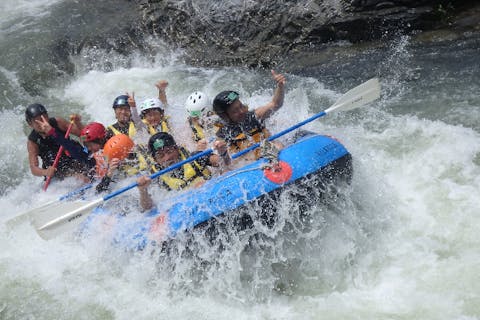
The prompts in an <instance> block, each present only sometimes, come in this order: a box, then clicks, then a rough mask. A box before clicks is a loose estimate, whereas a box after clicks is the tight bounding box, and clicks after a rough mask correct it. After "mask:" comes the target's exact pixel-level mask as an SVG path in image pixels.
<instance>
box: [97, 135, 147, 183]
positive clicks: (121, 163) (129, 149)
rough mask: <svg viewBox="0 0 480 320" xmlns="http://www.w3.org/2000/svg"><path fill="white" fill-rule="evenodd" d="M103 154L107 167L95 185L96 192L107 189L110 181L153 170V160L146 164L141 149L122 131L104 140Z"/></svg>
mask: <svg viewBox="0 0 480 320" xmlns="http://www.w3.org/2000/svg"><path fill="white" fill-rule="evenodd" d="M103 156H104V157H105V161H106V162H107V163H108V167H107V170H106V172H105V174H104V176H103V177H102V180H101V181H100V183H99V184H98V185H97V186H96V190H97V192H102V191H106V190H108V189H109V186H110V183H111V182H116V181H118V180H122V179H125V178H127V177H132V176H134V175H137V174H142V173H146V172H151V171H152V170H153V162H154V161H153V160H152V164H151V165H150V164H147V163H146V160H145V157H144V156H143V151H142V150H139V146H138V145H135V143H134V142H133V140H132V139H130V138H129V137H128V136H127V135H126V134H123V133H120V134H117V135H114V136H113V137H111V138H110V139H108V140H107V142H105V145H104V146H103ZM149 157H150V155H149Z"/></svg>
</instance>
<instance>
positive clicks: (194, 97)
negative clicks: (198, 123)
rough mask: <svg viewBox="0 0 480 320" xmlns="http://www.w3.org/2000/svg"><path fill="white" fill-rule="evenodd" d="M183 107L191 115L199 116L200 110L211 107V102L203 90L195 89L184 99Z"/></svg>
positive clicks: (206, 109)
mask: <svg viewBox="0 0 480 320" xmlns="http://www.w3.org/2000/svg"><path fill="white" fill-rule="evenodd" d="M185 109H187V112H188V113H189V114H190V116H191V117H199V116H201V115H202V112H204V111H208V110H211V109H212V102H211V100H210V98H209V97H208V96H207V95H206V94H204V93H203V92H200V91H195V92H194V93H192V94H191V95H190V96H189V97H188V98H187V101H185Z"/></svg>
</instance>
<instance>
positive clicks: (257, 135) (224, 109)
mask: <svg viewBox="0 0 480 320" xmlns="http://www.w3.org/2000/svg"><path fill="white" fill-rule="evenodd" d="M271 72H272V77H273V79H274V80H275V82H276V83H277V87H276V88H275V92H274V94H273V97H272V100H271V101H270V102H269V103H267V104H266V105H264V106H261V107H258V108H256V109H255V110H253V111H249V110H248V106H247V105H245V104H243V103H242V102H241V101H240V94H239V93H238V92H236V91H232V90H227V91H222V92H220V93H219V94H218V95H217V96H216V97H215V99H214V100H213V111H214V112H215V113H216V114H217V115H218V116H219V117H220V118H221V120H222V121H221V123H220V125H219V126H220V127H219V128H218V130H217V132H216V135H217V137H218V138H220V139H221V140H224V141H226V143H227V145H228V146H229V151H230V152H231V153H235V152H238V151H240V150H243V149H246V148H248V147H249V146H251V145H252V144H255V143H257V142H260V141H261V140H263V139H265V138H268V137H269V136H270V133H269V132H268V130H267V129H266V128H265V125H264V121H265V119H267V118H268V117H269V116H271V115H272V113H273V112H275V111H277V110H278V109H280V108H281V107H282V105H283V100H284V96H285V88H284V87H285V82H286V80H285V76H284V75H282V74H279V73H276V72H275V71H274V70H272V71H271ZM277 147H281V146H280V145H279V144H277ZM254 155H255V157H254V158H255V159H256V158H258V157H259V156H260V152H259V150H258V149H257V151H256V152H255V153H254ZM247 156H248V155H247ZM250 158H251V157H246V159H248V160H251V159H250Z"/></svg>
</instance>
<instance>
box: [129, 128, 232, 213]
mask: <svg viewBox="0 0 480 320" xmlns="http://www.w3.org/2000/svg"><path fill="white" fill-rule="evenodd" d="M148 148H149V150H150V152H151V153H152V156H153V157H154V159H155V161H156V163H157V165H156V167H155V169H154V170H153V171H154V172H158V171H160V170H163V169H165V168H167V167H169V166H171V165H174V164H175V163H177V162H179V161H182V160H185V159H187V158H189V157H190V156H192V155H194V154H196V153H195V152H194V153H192V154H190V153H189V152H188V151H187V150H185V148H183V147H180V146H178V145H177V143H176V142H175V140H174V139H173V137H172V136H171V135H170V134H168V133H166V132H159V133H156V134H154V135H153V136H152V137H150V140H149V141H148ZM214 149H215V150H216V151H217V153H218V154H210V155H207V156H205V157H201V158H199V159H197V160H195V161H192V162H190V163H186V164H184V165H183V166H181V167H179V168H177V169H175V170H173V171H172V172H167V173H165V174H163V175H161V176H160V177H159V185H160V186H161V187H163V188H165V189H167V190H181V189H185V188H189V187H199V186H200V185H202V184H203V183H204V182H205V181H206V180H208V179H210V178H211V173H210V170H209V169H208V168H207V167H208V166H211V167H219V166H220V165H225V166H228V165H229V164H230V161H231V159H230V156H229V154H228V150H227V145H226V143H225V142H224V141H215V143H214ZM137 183H138V189H139V192H140V206H141V207H142V209H143V210H150V209H151V208H152V207H153V200H152V198H151V196H150V194H149V193H148V186H149V185H150V183H151V179H150V177H149V176H141V177H139V178H138V179H137Z"/></svg>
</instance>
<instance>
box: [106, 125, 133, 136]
mask: <svg viewBox="0 0 480 320" xmlns="http://www.w3.org/2000/svg"><path fill="white" fill-rule="evenodd" d="M108 128H109V129H110V130H112V132H113V134H115V135H117V134H120V133H122V132H120V131H118V130H117V129H116V128H115V127H114V126H113V125H109V126H108ZM136 133H137V130H136V129H135V124H134V123H133V121H130V123H129V124H128V137H129V138H130V139H133V137H134V136H135V134H136Z"/></svg>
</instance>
